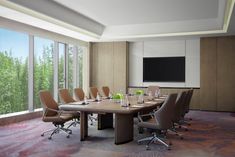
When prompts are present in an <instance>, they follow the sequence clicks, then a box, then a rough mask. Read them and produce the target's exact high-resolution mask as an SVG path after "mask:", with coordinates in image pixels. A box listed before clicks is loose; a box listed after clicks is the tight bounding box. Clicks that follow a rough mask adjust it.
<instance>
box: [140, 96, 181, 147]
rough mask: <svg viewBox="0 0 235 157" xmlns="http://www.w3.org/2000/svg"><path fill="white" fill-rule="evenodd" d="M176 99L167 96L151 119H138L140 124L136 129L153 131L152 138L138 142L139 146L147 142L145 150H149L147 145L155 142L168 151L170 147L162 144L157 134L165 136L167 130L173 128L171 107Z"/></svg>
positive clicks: (162, 141) (164, 143)
mask: <svg viewBox="0 0 235 157" xmlns="http://www.w3.org/2000/svg"><path fill="white" fill-rule="evenodd" d="M176 98H177V94H169V95H168V97H167V98H166V100H165V102H164V103H163V105H162V106H161V108H160V109H159V110H157V111H155V112H154V117H153V118H151V119H149V120H147V121H143V120H142V119H141V118H140V122H139V123H138V127H141V128H147V129H151V130H154V132H153V136H151V137H147V138H144V139H141V140H138V143H139V144H140V143H142V142H144V141H148V143H147V145H146V149H147V150H149V149H150V148H149V145H150V144H151V143H153V142H156V141H158V142H160V143H162V144H163V145H165V146H166V147H167V148H168V149H170V145H168V144H167V143H166V142H164V140H163V139H162V137H161V136H159V134H157V133H160V134H162V133H163V134H164V135H165V136H166V133H167V130H168V129H171V128H172V126H173V122H172V118H173V117H172V115H173V105H175V101H176ZM140 117H141V116H140Z"/></svg>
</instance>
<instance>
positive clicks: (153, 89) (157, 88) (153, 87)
mask: <svg viewBox="0 0 235 157" xmlns="http://www.w3.org/2000/svg"><path fill="white" fill-rule="evenodd" d="M159 89H160V87H159V86H148V90H147V93H149V92H150V91H151V93H152V95H155V93H156V91H158V90H159Z"/></svg>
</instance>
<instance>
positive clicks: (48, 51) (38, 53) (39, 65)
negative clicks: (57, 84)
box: [33, 37, 54, 108]
mask: <svg viewBox="0 0 235 157" xmlns="http://www.w3.org/2000/svg"><path fill="white" fill-rule="evenodd" d="M53 45H54V42H53V41H51V40H48V39H44V38H39V37H34V91H33V94H34V96H33V97H34V99H33V100H34V108H41V107H42V106H41V102H40V99H39V91H40V90H49V91H50V92H51V94H52V95H53V79H54V77H53V76H54V71H53V69H54V67H53V56H54V54H53Z"/></svg>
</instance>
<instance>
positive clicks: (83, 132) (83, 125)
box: [80, 111, 88, 141]
mask: <svg viewBox="0 0 235 157" xmlns="http://www.w3.org/2000/svg"><path fill="white" fill-rule="evenodd" d="M87 135H88V122H87V113H86V112H83V111H81V112H80V141H84V140H85V138H86V137H87Z"/></svg>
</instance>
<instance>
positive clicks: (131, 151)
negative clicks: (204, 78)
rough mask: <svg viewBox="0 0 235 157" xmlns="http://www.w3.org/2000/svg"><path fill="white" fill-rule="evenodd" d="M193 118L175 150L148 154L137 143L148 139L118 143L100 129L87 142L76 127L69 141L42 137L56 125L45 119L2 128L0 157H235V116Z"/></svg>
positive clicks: (92, 128) (111, 132)
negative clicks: (81, 140)
mask: <svg viewBox="0 0 235 157" xmlns="http://www.w3.org/2000/svg"><path fill="white" fill-rule="evenodd" d="M188 116H190V117H191V118H193V120H192V121H190V122H191V124H192V125H191V126H188V127H189V131H185V130H184V129H179V131H180V133H182V134H184V139H183V140H180V139H179V137H177V136H175V135H173V134H170V135H169V136H168V137H169V139H170V140H171V141H172V143H173V145H172V149H171V150H167V149H166V148H165V147H164V146H162V145H160V144H153V145H151V150H150V151H146V150H145V146H144V145H138V144H137V142H136V141H137V140H138V139H141V138H143V137H146V136H148V133H145V134H138V132H137V129H136V128H135V139H134V141H132V142H130V143H127V144H123V145H115V144H114V130H113V129H107V130H97V129H96V125H94V126H90V125H89V133H88V134H89V137H88V140H87V141H84V142H80V140H79V127H72V130H73V134H72V135H71V137H70V138H66V136H65V134H63V133H60V134H57V135H55V136H54V137H53V139H52V140H48V139H47V136H45V137H41V136H40V134H41V132H43V131H44V130H46V129H50V128H52V127H53V126H52V125H51V124H50V123H44V122H42V121H41V119H39V118H37V119H33V120H29V121H24V122H21V123H16V124H11V125H8V126H2V127H0V157H8V156H9V157H15V156H20V157H25V156H32V157H47V156H48V157H235V114H234V113H221V112H202V111H190V113H189V114H188Z"/></svg>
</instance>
